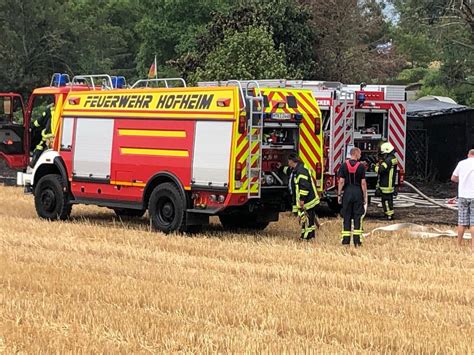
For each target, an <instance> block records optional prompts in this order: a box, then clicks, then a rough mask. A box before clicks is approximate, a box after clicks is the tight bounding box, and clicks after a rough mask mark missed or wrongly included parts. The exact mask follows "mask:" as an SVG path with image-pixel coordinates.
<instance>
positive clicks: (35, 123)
mask: <svg viewBox="0 0 474 355" xmlns="http://www.w3.org/2000/svg"><path fill="white" fill-rule="evenodd" d="M33 126H35V127H36V128H38V127H39V126H40V124H39V122H38V120H36V121H34V122H33Z"/></svg>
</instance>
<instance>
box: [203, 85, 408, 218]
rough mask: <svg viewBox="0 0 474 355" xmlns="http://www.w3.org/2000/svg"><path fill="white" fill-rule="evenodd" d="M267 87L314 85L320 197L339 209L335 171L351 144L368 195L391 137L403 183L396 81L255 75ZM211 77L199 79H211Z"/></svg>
mask: <svg viewBox="0 0 474 355" xmlns="http://www.w3.org/2000/svg"><path fill="white" fill-rule="evenodd" d="M258 82H259V84H260V85H265V86H267V87H275V88H278V87H286V88H299V89H301V88H303V89H309V90H311V91H312V93H313V96H314V97H315V98H316V101H317V102H318V105H319V108H320V110H321V116H322V124H323V134H324V161H323V166H324V182H323V185H321V190H322V198H323V199H325V200H326V201H327V202H328V205H329V207H331V208H332V209H334V210H339V209H340V206H339V205H338V203H337V198H336V190H337V189H336V184H337V178H336V175H337V172H338V170H339V168H340V167H341V164H342V163H343V162H344V160H345V159H346V157H347V156H348V151H349V149H350V148H351V147H354V146H355V147H359V148H360V149H361V150H362V159H361V160H362V161H363V162H364V163H365V164H366V168H367V173H366V177H367V182H368V187H369V196H373V195H374V194H375V187H376V184H377V174H376V173H375V171H374V167H375V164H376V163H377V156H378V151H379V147H380V145H381V144H382V143H383V142H384V141H389V142H391V143H392V144H393V146H394V147H395V149H396V155H397V158H398V161H399V165H398V182H399V183H402V182H403V178H404V172H405V155H406V126H407V118H406V96H405V87H403V86H396V85H369V86H365V87H363V89H361V85H343V84H341V83H339V82H327V81H306V80H259V81H258ZM212 84H213V83H201V85H212Z"/></svg>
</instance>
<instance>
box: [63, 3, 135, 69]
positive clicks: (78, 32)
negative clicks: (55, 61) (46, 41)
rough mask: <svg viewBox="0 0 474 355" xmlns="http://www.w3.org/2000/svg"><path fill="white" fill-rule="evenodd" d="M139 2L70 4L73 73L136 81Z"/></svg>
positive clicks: (68, 7) (70, 45)
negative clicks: (136, 27) (124, 76)
mask: <svg viewBox="0 0 474 355" xmlns="http://www.w3.org/2000/svg"><path fill="white" fill-rule="evenodd" d="M138 9H139V8H138V0H81V1H70V2H69V3H68V4H67V7H66V10H67V14H66V16H67V24H68V27H67V32H66V33H67V38H68V46H67V51H68V53H69V57H70V66H71V71H73V72H74V73H75V74H77V73H80V74H84V73H91V74H98V73H109V74H114V75H119V74H120V75H126V76H127V77H136V76H137V73H136V64H135V57H136V55H137V52H138V43H137V41H136V34H135V26H136V23H137V22H138V19H139V16H140V14H139V12H138Z"/></svg>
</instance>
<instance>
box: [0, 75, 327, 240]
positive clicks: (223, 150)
mask: <svg viewBox="0 0 474 355" xmlns="http://www.w3.org/2000/svg"><path fill="white" fill-rule="evenodd" d="M119 79H120V78H113V77H110V76H108V75H98V76H97V75H84V76H77V77H74V78H73V79H72V80H71V81H69V78H68V77H67V75H63V74H56V75H55V76H53V80H52V82H51V85H50V86H49V87H46V88H40V89H36V90H34V92H33V94H32V95H31V97H30V99H29V103H28V106H27V110H26V112H23V113H21V111H22V110H23V106H22V102H21V97H20V96H18V95H16V94H2V96H1V97H3V99H4V101H5V102H7V101H9V102H10V104H9V106H8V105H7V104H5V105H4V107H5V108H7V111H8V112H9V118H7V124H4V125H2V126H0V135H1V136H0V137H1V138H2V139H1V141H0V155H1V157H3V158H4V159H5V160H6V161H7V163H8V165H9V166H11V167H14V168H25V167H26V165H27V163H28V162H29V160H30V153H31V150H32V149H31V148H30V140H31V139H30V134H29V127H30V121H31V119H32V117H33V118H34V116H35V115H37V114H40V112H41V111H42V110H43V109H44V108H45V107H46V105H48V104H51V103H54V105H55V110H54V114H53V117H52V127H53V128H52V131H53V134H54V135H55V138H54V140H53V142H52V145H51V147H50V149H47V150H45V151H44V152H43V154H42V155H41V156H40V158H39V160H38V161H37V162H36V164H35V165H34V167H33V168H28V169H26V171H25V172H21V173H18V178H17V180H18V181H17V182H18V184H19V185H23V186H25V188H26V190H27V191H30V192H32V193H33V194H34V199H35V207H36V211H37V213H38V215H39V216H40V217H42V218H46V219H51V220H54V219H66V218H68V217H69V215H70V212H71V207H72V205H73V204H91V205H97V206H103V207H108V208H111V209H113V210H115V212H116V213H117V214H118V215H119V216H124V215H127V216H142V215H143V214H144V213H145V211H146V210H148V212H149V215H150V218H151V221H152V224H153V226H154V227H155V228H156V229H157V230H160V231H163V232H173V231H186V230H189V229H190V228H191V227H193V226H200V225H203V224H206V223H208V221H209V216H212V215H217V216H219V218H220V220H221V222H222V224H223V225H224V226H225V227H244V228H253V229H263V228H265V227H266V226H267V225H268V224H269V222H272V221H276V220H278V215H279V213H280V212H282V211H286V210H288V209H289V208H290V205H289V202H290V200H289V196H288V189H287V184H288V181H287V180H286V178H285V176H284V175H283V174H281V173H280V172H279V171H278V169H277V167H278V165H279V163H286V160H287V156H288V154H289V153H290V152H291V151H292V150H296V151H298V152H299V154H300V156H301V157H302V159H303V160H304V162H305V163H306V164H307V165H309V166H310V167H311V168H312V170H313V172H314V179H315V180H316V181H317V182H318V184H319V185H322V179H323V176H322V130H321V117H320V111H319V108H318V105H317V103H316V101H315V99H314V98H313V96H312V93H311V91H310V90H305V89H286V88H265V87H261V86H260V85H259V84H258V83H257V82H248V83H245V84H242V83H241V82H238V81H231V82H228V83H227V85H226V86H223V87H206V88H203V87H187V86H186V83H185V82H184V81H183V80H182V79H152V80H142V81H139V82H138V83H136V84H135V85H134V86H133V87H132V88H126V87H125V85H124V83H123V81H122V80H119ZM177 83H178V84H177ZM158 86H161V87H158ZM15 102H16V103H15ZM14 107H16V108H18V110H19V111H20V114H18V113H15V112H14V109H13V108H14ZM15 115H17V116H18V115H19V116H22V120H23V122H20V121H18V122H17V121H15V120H14V117H15Z"/></svg>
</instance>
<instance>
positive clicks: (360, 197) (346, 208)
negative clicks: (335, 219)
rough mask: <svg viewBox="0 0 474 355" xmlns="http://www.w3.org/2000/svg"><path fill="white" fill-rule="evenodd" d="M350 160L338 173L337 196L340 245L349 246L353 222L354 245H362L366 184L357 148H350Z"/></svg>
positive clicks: (359, 152)
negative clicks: (341, 221)
mask: <svg viewBox="0 0 474 355" xmlns="http://www.w3.org/2000/svg"><path fill="white" fill-rule="evenodd" d="M350 154H351V158H350V159H348V160H346V161H345V163H344V164H343V165H342V166H341V168H340V169H339V172H338V177H339V183H338V189H337V196H338V201H339V204H342V210H341V213H342V217H343V218H344V222H343V226H342V244H343V245H350V244H351V229H352V228H351V227H352V221H354V230H353V231H352V237H353V240H354V245H355V246H356V247H359V246H361V245H362V234H363V229H362V227H363V226H362V220H363V218H364V215H365V208H366V205H367V182H366V180H365V168H364V166H363V165H362V164H361V163H360V162H359V159H360V157H361V151H360V149H359V148H352V149H351V151H350Z"/></svg>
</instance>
